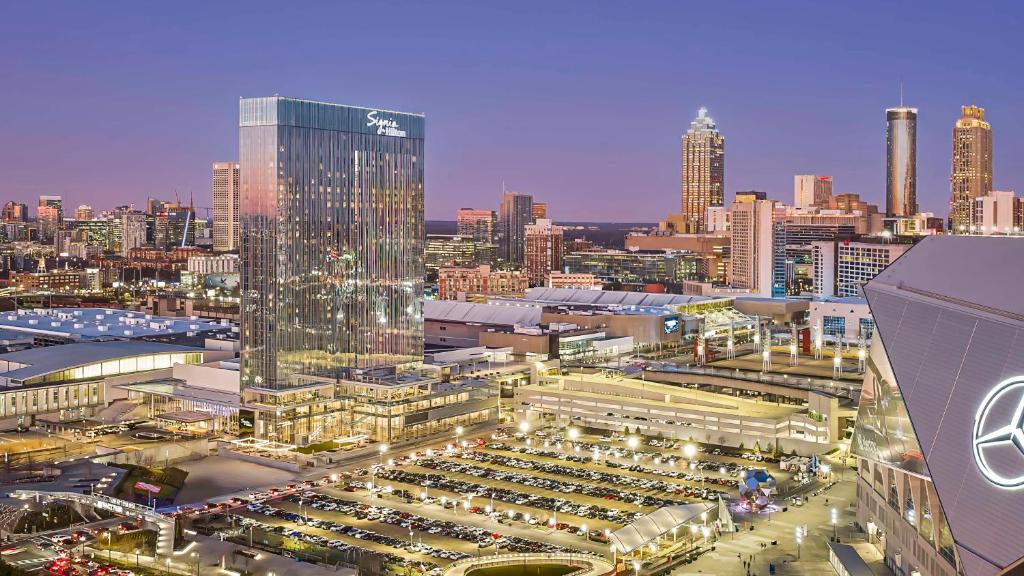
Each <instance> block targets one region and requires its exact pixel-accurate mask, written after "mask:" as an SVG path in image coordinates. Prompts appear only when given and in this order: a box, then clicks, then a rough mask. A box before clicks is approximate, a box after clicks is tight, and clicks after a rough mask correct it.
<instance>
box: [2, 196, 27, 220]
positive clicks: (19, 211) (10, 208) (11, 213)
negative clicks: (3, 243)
mask: <svg viewBox="0 0 1024 576" xmlns="http://www.w3.org/2000/svg"><path fill="white" fill-rule="evenodd" d="M3 221H4V222H28V206H26V205H24V204H22V203H20V202H13V201H8V202H7V203H6V204H4V210H3Z"/></svg>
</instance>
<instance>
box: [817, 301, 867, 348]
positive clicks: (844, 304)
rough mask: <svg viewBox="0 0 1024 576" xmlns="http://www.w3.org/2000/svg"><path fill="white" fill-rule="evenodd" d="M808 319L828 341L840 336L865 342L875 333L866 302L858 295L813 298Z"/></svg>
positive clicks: (844, 338) (847, 339)
mask: <svg viewBox="0 0 1024 576" xmlns="http://www.w3.org/2000/svg"><path fill="white" fill-rule="evenodd" d="M808 321H809V323H810V325H811V326H812V327H813V328H815V329H817V330H818V331H819V332H818V333H819V334H821V335H822V337H823V339H824V340H825V341H829V342H834V341H837V340H838V339H840V338H842V339H843V340H846V341H853V342H857V341H863V342H865V343H867V342H870V341H871V337H872V336H874V333H875V321H874V319H873V318H872V317H871V310H870V309H869V308H868V302H867V300H865V299H864V298H863V297H860V296H857V297H846V298H827V299H824V300H814V301H812V302H811V307H810V312H809V319H808Z"/></svg>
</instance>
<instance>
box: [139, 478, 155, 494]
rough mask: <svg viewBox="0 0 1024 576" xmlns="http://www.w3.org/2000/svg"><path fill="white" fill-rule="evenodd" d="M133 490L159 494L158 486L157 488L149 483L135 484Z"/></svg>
mask: <svg viewBox="0 0 1024 576" xmlns="http://www.w3.org/2000/svg"><path fill="white" fill-rule="evenodd" d="M135 488H137V489H139V490H143V491H146V492H152V493H153V494H156V493H158V492H160V487H159V486H157V485H156V484H150V483H149V482H141V481H140V482H136V483H135Z"/></svg>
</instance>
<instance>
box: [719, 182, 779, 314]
mask: <svg viewBox="0 0 1024 576" xmlns="http://www.w3.org/2000/svg"><path fill="white" fill-rule="evenodd" d="M765 197H766V195H765V194H764V193H763V192H753V191H751V192H737V194H736V200H735V202H733V204H732V206H731V207H730V208H729V222H730V227H731V229H732V243H731V251H730V253H731V259H732V274H731V276H730V284H731V285H732V287H733V288H742V289H745V290H749V291H750V292H751V293H753V294H757V295H760V296H765V297H769V296H771V295H772V282H773V274H774V269H775V268H774V258H775V251H774V248H773V246H774V244H773V241H774V238H775V235H776V230H775V226H774V221H775V220H774V216H775V214H774V213H775V202H773V201H771V200H765V199H764V198H765Z"/></svg>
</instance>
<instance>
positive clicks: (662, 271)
mask: <svg viewBox="0 0 1024 576" xmlns="http://www.w3.org/2000/svg"><path fill="white" fill-rule="evenodd" d="M708 258H713V257H709V256H707V255H701V254H697V253H694V252H689V251H683V250H587V251H581V252H571V253H568V254H566V255H565V259H564V260H565V269H566V271H567V272H569V273H571V274H587V275H591V276H594V277H596V278H597V279H599V280H601V281H603V282H605V283H620V284H623V285H630V284H633V285H639V284H648V283H673V284H681V283H683V282H685V281H687V280H695V279H706V276H704V275H703V274H702V273H701V270H702V264H705V261H706V260H707V259H708ZM708 267H710V268H711V269H712V270H714V268H715V265H714V264H711V265H710V266H706V265H705V266H703V268H704V269H706V268H708Z"/></svg>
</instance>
